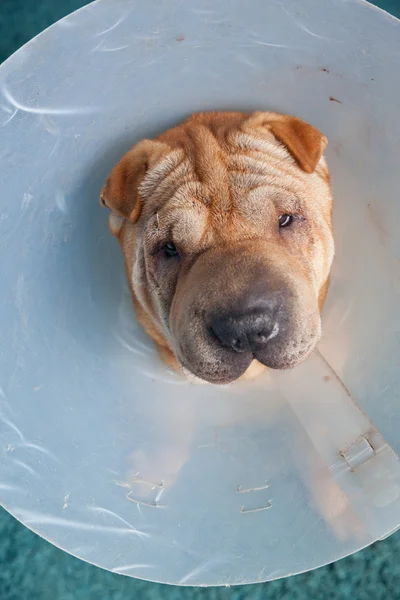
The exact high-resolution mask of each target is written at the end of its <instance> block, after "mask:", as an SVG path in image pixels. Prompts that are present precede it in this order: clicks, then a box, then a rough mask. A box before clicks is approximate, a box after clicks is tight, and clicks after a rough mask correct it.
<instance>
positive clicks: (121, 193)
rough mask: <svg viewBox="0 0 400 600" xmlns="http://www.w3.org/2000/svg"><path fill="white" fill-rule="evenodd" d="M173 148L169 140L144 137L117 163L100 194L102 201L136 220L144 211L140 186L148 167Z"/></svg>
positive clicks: (126, 217)
mask: <svg viewBox="0 0 400 600" xmlns="http://www.w3.org/2000/svg"><path fill="white" fill-rule="evenodd" d="M168 150H169V147H168V146H167V145H166V144H162V143H161V142H156V141H152V140H142V141H141V142H139V143H138V144H136V146H134V147H133V148H132V149H131V150H129V152H127V154H125V156H124V157H123V158H121V160H120V161H119V162H118V163H117V164H116V165H115V167H114V168H113V170H112V171H111V174H110V176H109V177H108V179H107V181H106V184H105V186H104V187H103V189H102V191H101V194H100V203H101V204H102V205H103V206H106V207H107V208H109V209H111V210H112V211H113V212H115V213H117V214H118V215H120V216H122V217H124V218H125V219H129V220H130V221H132V222H133V223H136V222H137V220H138V219H139V217H140V213H141V211H142V201H141V198H140V193H139V186H140V184H141V182H142V180H143V177H144V176H145V174H146V171H147V170H148V169H149V168H150V167H152V166H154V165H155V164H156V162H157V161H158V160H159V159H160V158H161V156H162V155H163V154H165V153H166V152H167V151H168Z"/></svg>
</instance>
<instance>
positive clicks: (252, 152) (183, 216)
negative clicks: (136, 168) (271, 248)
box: [140, 134, 310, 235]
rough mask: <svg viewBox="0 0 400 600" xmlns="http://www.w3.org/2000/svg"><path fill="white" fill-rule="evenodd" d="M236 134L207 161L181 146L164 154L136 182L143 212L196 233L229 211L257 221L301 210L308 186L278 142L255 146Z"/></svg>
mask: <svg viewBox="0 0 400 600" xmlns="http://www.w3.org/2000/svg"><path fill="white" fill-rule="evenodd" d="M236 137H239V141H240V142H241V143H236V144H232V143H231V145H230V148H229V149H224V150H222V148H221V147H220V146H219V151H218V153H215V156H214V155H213V154H211V155H209V156H208V160H207V156H206V157H205V156H201V158H200V157H199V156H198V154H195V153H193V152H191V153H190V154H189V155H188V154H187V153H186V152H185V151H184V150H183V149H178V150H175V151H171V152H169V153H168V154H167V155H166V156H164V157H163V158H162V159H161V160H160V161H159V163H158V164H157V165H156V166H155V167H154V168H152V169H151V170H150V171H149V172H148V173H147V174H146V176H145V178H144V180H143V182H142V184H141V187H140V194H141V197H142V200H143V205H144V211H143V212H144V215H145V217H147V218H149V217H151V216H152V215H154V214H157V215H158V219H159V220H160V219H162V220H163V222H164V223H166V222H171V221H174V220H179V222H180V225H181V227H182V229H183V230H186V231H187V229H188V228H189V227H191V228H192V229H195V230H196V231H198V232H199V235H200V231H201V229H202V228H203V227H204V226H205V220H206V221H207V220H208V222H209V225H211V221H217V222H218V224H219V227H221V226H222V225H223V221H224V220H226V219H228V218H230V219H231V220H232V216H233V215H234V216H235V218H236V219H240V218H243V219H245V220H246V222H247V224H248V225H250V224H251V223H253V224H254V225H256V224H257V223H259V222H260V220H262V221H265V219H268V218H269V217H273V216H274V215H275V214H276V210H282V211H286V212H290V211H294V210H296V211H299V210H300V211H301V210H304V208H305V201H306V198H307V197H308V196H309V193H308V185H307V184H306V182H305V178H304V175H302V172H301V171H300V170H299V169H298V168H297V167H296V166H295V165H294V164H293V161H292V160H291V158H290V157H289V156H288V154H287V152H286V151H285V150H284V149H283V148H281V147H280V146H279V145H278V144H275V145H274V144H267V145H266V147H265V144H264V146H263V145H262V144H261V145H260V141H259V140H257V139H256V138H254V139H252V136H249V135H248V134H242V136H240V134H238V135H237V136H236ZM241 137H243V138H244V139H241ZM249 138H250V141H249ZM250 142H252V143H250ZM261 150H263V151H261ZM212 159H213V160H212ZM309 177H310V176H309Z"/></svg>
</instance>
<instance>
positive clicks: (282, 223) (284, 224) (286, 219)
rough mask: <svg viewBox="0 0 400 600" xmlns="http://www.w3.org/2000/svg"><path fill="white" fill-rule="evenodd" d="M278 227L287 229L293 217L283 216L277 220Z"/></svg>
mask: <svg viewBox="0 0 400 600" xmlns="http://www.w3.org/2000/svg"><path fill="white" fill-rule="evenodd" d="M278 223H279V227H288V225H291V224H292V223H293V215H288V214H283V215H280V216H279V218H278Z"/></svg>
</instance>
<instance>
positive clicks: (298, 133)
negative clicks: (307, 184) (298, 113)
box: [268, 116, 328, 173]
mask: <svg viewBox="0 0 400 600" xmlns="http://www.w3.org/2000/svg"><path fill="white" fill-rule="evenodd" d="M268 125H269V128H270V130H271V132H272V133H273V135H274V136H275V137H276V139H277V140H278V141H279V142H281V143H282V144H284V145H285V146H286V148H287V149H288V150H289V152H290V154H291V155H292V156H293V158H294V159H295V161H296V162H297V164H298V165H299V167H300V168H301V169H303V171H305V172H306V173H313V172H314V171H315V169H316V167H317V165H318V163H319V161H320V158H321V156H322V154H323V152H324V150H325V148H326V145H327V143H328V140H327V138H326V137H325V136H324V135H322V133H321V132H320V131H318V129H316V128H315V127H313V126H312V125H310V124H309V123H306V122H305V121H301V120H300V119H297V118H296V117H289V116H283V117H281V119H277V120H273V121H272V122H269V123H268Z"/></svg>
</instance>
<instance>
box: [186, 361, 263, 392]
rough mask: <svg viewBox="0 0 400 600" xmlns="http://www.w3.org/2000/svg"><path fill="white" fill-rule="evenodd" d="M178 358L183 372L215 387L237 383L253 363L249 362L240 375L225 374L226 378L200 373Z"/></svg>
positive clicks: (217, 374) (216, 374)
mask: <svg viewBox="0 0 400 600" xmlns="http://www.w3.org/2000/svg"><path fill="white" fill-rule="evenodd" d="M177 358H178V361H179V364H180V365H181V367H182V369H183V370H186V371H187V372H189V373H191V374H192V375H193V376H194V377H197V379H200V380H202V381H205V382H207V383H210V384H214V385H227V384H228V383H233V382H234V381H237V380H238V379H239V378H240V377H241V376H242V375H243V374H244V373H245V372H246V371H247V369H248V367H249V366H250V364H251V362H252V361H251V360H249V364H248V365H247V366H246V367H245V368H244V370H243V369H241V370H240V372H239V373H235V374H233V375H229V374H225V376H221V375H220V374H219V373H215V376H213V375H212V374H210V373H199V372H198V371H197V369H195V368H193V367H192V366H190V367H189V366H188V364H187V363H186V362H185V361H183V360H182V359H181V358H180V357H177Z"/></svg>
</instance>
